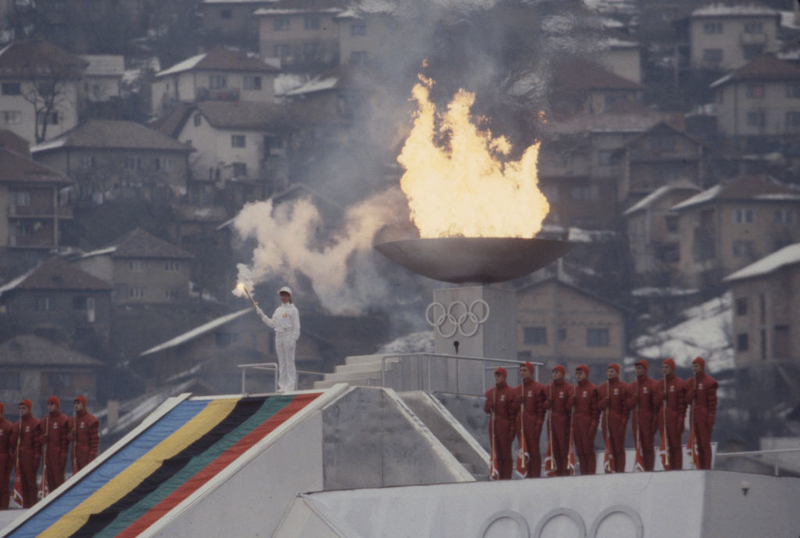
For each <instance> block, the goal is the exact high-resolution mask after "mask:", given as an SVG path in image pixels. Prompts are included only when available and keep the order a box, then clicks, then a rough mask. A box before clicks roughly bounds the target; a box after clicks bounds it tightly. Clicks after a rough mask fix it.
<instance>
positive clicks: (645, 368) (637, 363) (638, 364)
mask: <svg viewBox="0 0 800 538" xmlns="http://www.w3.org/2000/svg"><path fill="white" fill-rule="evenodd" d="M636 366H641V367H642V368H644V371H645V372H646V371H647V369H648V368H650V365H649V364H647V361H646V360H644V359H642V360H640V361H636ZM617 371H619V369H617Z"/></svg>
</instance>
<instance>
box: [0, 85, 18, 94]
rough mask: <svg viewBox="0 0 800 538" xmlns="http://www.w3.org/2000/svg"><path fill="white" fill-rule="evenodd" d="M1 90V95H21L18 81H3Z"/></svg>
mask: <svg viewBox="0 0 800 538" xmlns="http://www.w3.org/2000/svg"><path fill="white" fill-rule="evenodd" d="M2 92H3V95H21V94H22V86H21V85H20V83H19V82H3V84H2Z"/></svg>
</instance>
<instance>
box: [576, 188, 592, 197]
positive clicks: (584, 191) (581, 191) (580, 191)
mask: <svg viewBox="0 0 800 538" xmlns="http://www.w3.org/2000/svg"><path fill="white" fill-rule="evenodd" d="M591 197H592V190H591V189H590V188H589V187H588V186H587V187H572V199H573V200H590V199H591Z"/></svg>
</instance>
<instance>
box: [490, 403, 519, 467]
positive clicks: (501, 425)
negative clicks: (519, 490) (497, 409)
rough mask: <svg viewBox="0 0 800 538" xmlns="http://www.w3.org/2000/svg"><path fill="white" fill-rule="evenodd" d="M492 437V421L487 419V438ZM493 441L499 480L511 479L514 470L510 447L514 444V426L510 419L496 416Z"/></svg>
mask: <svg viewBox="0 0 800 538" xmlns="http://www.w3.org/2000/svg"><path fill="white" fill-rule="evenodd" d="M491 438H492V421H491V419H490V420H489V439H490V440H491ZM494 442H495V450H496V451H497V467H498V469H497V471H498V472H499V474H500V480H511V473H512V472H513V471H514V458H513V457H512V456H511V447H512V445H513V444H514V427H513V425H512V424H511V421H510V420H507V419H501V418H497V419H495V425H494Z"/></svg>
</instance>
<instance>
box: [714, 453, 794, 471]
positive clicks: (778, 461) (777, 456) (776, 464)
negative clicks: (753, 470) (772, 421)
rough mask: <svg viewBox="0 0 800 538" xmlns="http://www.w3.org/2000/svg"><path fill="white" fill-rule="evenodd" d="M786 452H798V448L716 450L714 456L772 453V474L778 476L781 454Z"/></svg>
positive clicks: (756, 455)
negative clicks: (741, 450) (773, 458)
mask: <svg viewBox="0 0 800 538" xmlns="http://www.w3.org/2000/svg"><path fill="white" fill-rule="evenodd" d="M787 452H800V448H777V449H772V450H751V451H746V452H717V453H716V454H715V457H717V458H721V457H737V456H753V457H756V458H760V457H762V456H765V455H774V457H775V461H774V463H773V465H774V469H775V471H774V474H775V476H780V471H781V468H780V459H781V454H784V453H787Z"/></svg>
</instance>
